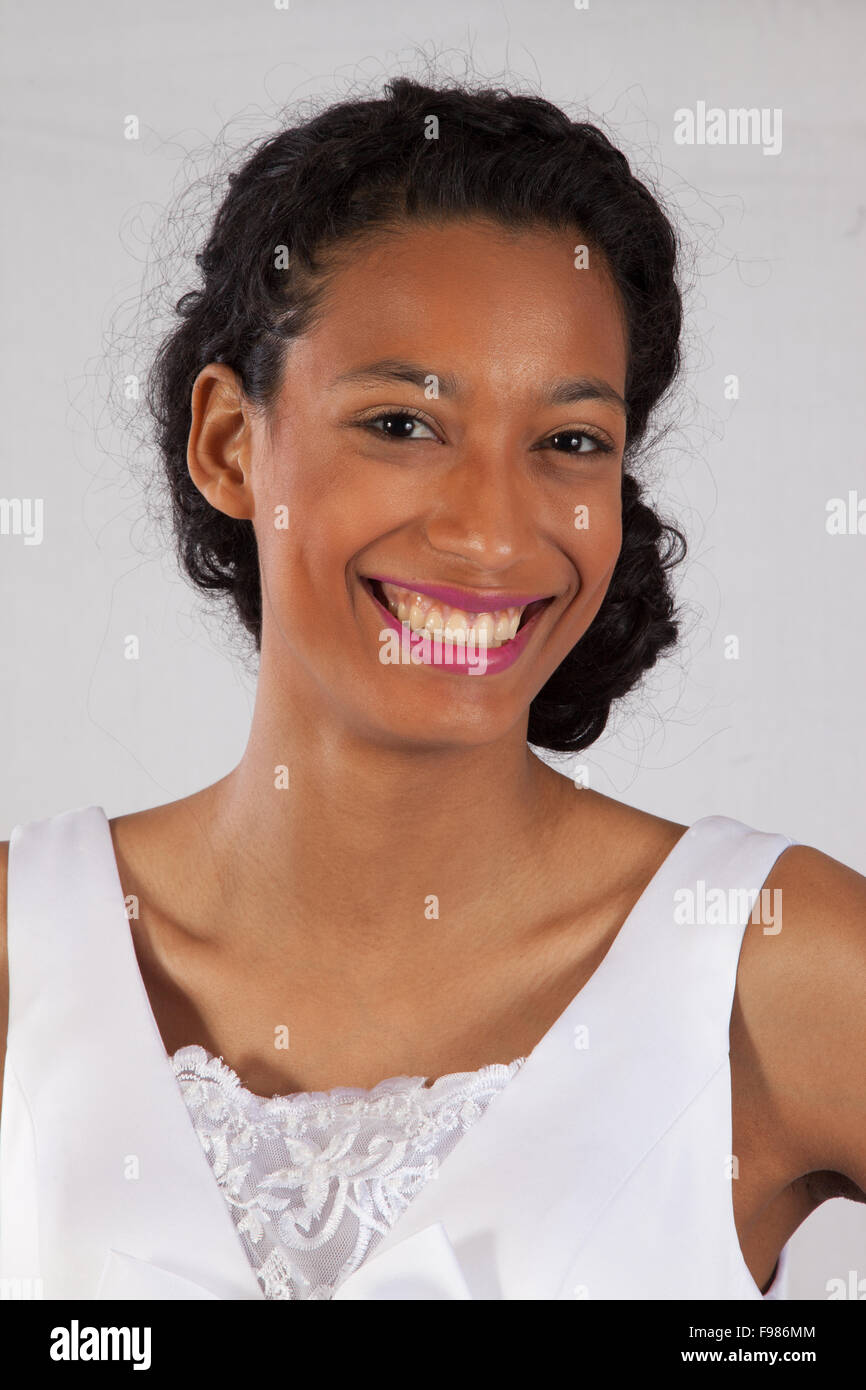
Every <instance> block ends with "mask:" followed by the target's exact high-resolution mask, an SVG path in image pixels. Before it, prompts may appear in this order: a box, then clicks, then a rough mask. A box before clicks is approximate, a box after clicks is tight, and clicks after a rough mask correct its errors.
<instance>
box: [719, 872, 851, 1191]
mask: <svg viewBox="0 0 866 1390" xmlns="http://www.w3.org/2000/svg"><path fill="white" fill-rule="evenodd" d="M764 887H765V888H766V889H768V890H769V891H770V892H771V893H772V894H773V898H772V900H771V901H772V902H773V904H774V911H773V914H772V915H773V918H774V919H775V920H774V921H773V924H772V926H771V927H770V928H769V929H768V928H767V926H766V925H762V922H757V921H750V923H749V925H748V926H747V928H746V932H745V935H744V939H743V947H742V951H741V955H740V965H739V970H738V975H737V989H736V997H735V1001H734V1010H733V1013H732V1020H731V1040H732V1050H733V1049H734V1048H735V1047H736V1049H737V1051H738V1053H739V1055H740V1056H743V1057H746V1058H747V1059H748V1069H749V1074H750V1078H751V1079H750V1081H749V1087H750V1089H751V1090H752V1092H753V1094H757V1093H758V1092H760V1098H761V1106H762V1111H763V1113H764V1115H765V1119H766V1126H767V1129H768V1130H772V1131H774V1132H775V1133H776V1134H778V1136H779V1142H780V1145H781V1147H782V1151H783V1154H784V1162H785V1164H786V1166H787V1171H788V1172H789V1174H790V1180H791V1181H793V1180H796V1179H797V1178H799V1177H804V1176H805V1175H807V1174H818V1175H820V1176H821V1178H822V1180H824V1182H825V1185H826V1183H828V1182H829V1187H830V1189H831V1190H827V1191H826V1192H825V1193H824V1195H827V1196H829V1195H840V1196H852V1197H855V1198H857V1199H861V1200H866V1195H864V1194H866V878H864V876H863V875H862V874H859V873H857V872H856V871H855V870H854V869H851V868H849V867H848V866H847V865H846V864H843V863H840V861H839V860H836V859H833V858H831V857H830V856H829V855H827V854H824V853H823V852H822V851H821V850H818V849H815V848H813V847H812V846H808V845H794V846H791V847H790V848H789V849H786V850H785V851H784V852H783V853H782V854H781V855H780V856H779V858H778V859H777V860H776V863H775V865H774V866H773V869H772V870H771V872H770V874H769V875H768V877H767V879H766V881H765V884H764ZM761 915H762V917H763V914H761ZM835 1178H838V1179H839V1181H837V1182H835V1183H834V1181H833V1180H834V1179H835Z"/></svg>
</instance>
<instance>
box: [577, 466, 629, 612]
mask: <svg viewBox="0 0 866 1390" xmlns="http://www.w3.org/2000/svg"><path fill="white" fill-rule="evenodd" d="M562 545H563V549H564V550H565V551H566V553H567V554H568V555H569V556H570V557H571V560H572V562H573V564H574V567H575V569H576V570H577V571H578V573H579V575H580V580H581V588H582V589H583V590H584V591H592V590H594V589H595V588H596V587H597V586H598V585H599V584H606V583H607V582H608V581H609V580H610V576H611V575H612V574H613V571H614V568H615V567H616V562H617V559H618V557H619V552H620V550H621V548H622V502H621V496H620V484H619V482H618V481H617V483H616V487H615V488H613V487H608V488H605V490H604V491H603V492H602V491H593V492H590V490H589V489H587V490H586V491H585V495H584V500H582V501H580V502H576V503H575V504H574V509H573V512H572V514H571V516H570V517H569V524H568V534H567V536H565V537H564V538H563V542H562Z"/></svg>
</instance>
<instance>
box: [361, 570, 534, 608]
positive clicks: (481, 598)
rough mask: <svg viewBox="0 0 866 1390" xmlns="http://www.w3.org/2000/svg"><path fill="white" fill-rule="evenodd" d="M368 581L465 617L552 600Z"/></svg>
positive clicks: (391, 578)
mask: <svg viewBox="0 0 866 1390" xmlns="http://www.w3.org/2000/svg"><path fill="white" fill-rule="evenodd" d="M365 578H367V579H372V580H375V581H376V582H377V583H379V584H396V585H398V586H399V587H400V588H401V589H408V590H409V591H410V592H411V593H413V594H426V595H427V597H428V598H435V599H439V600H440V602H441V603H447V604H448V605H449V607H451V608H459V609H461V610H462V611H463V612H464V613H495V612H497V611H498V610H499V609H503V608H525V607H526V606H527V604H530V603H538V602H539V601H540V600H541V599H547V598H551V597H552V595H550V594H518V593H513V592H511V591H510V590H505V589H457V588H455V587H454V586H453V585H450V584H431V583H430V582H428V581H427V580H416V579H398V578H397V577H396V576H395V575H392V574H368V575H366V576H365Z"/></svg>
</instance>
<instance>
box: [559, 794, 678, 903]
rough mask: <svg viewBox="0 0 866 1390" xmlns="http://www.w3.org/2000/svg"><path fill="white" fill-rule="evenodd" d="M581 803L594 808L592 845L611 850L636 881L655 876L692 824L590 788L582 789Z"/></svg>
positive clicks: (590, 826)
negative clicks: (646, 809)
mask: <svg viewBox="0 0 866 1390" xmlns="http://www.w3.org/2000/svg"><path fill="white" fill-rule="evenodd" d="M577 804H578V805H579V806H586V807H587V808H591V814H590V816H589V817H588V819H587V829H588V830H589V831H590V832H591V833H592V835H593V837H594V840H595V843H593V844H592V845H590V846H588V848H589V849H590V850H591V851H592V852H600V853H605V852H607V853H609V854H610V855H611V856H612V858H613V859H614V860H615V861H616V862H617V864H618V865H619V867H620V869H621V871H623V872H624V873H625V875H626V876H629V874H630V876H631V877H633V879H634V881H635V882H636V883H645V881H646V880H647V879H648V878H650V877H651V876H652V874H653V873H654V872H655V871H656V869H658V868H659V867H660V865H661V864H662V863H663V861H664V860H665V859H666V858H667V856H668V855H669V854H670V852H671V850H672V849H673V848H674V846H675V845H676V844H677V842H678V841H679V840H680V839H682V837H683V835H684V834H685V833H686V831H687V830H688V828H689V827H688V826H687V825H682V824H681V823H680V822H679V821H673V820H666V819H665V818H664V817H663V816H654V815H652V814H651V813H650V812H649V811H641V810H639V809H638V808H637V807H636V806H629V805H627V804H626V803H625V802H623V801H616V800H614V798H613V797H609V796H603V795H602V793H601V792H596V791H590V790H588V789H587V790H584V791H581V792H580V793H579V795H578V797H577Z"/></svg>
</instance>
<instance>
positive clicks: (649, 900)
mask: <svg viewBox="0 0 866 1390" xmlns="http://www.w3.org/2000/svg"><path fill="white" fill-rule="evenodd" d="M794 843H796V842H795V841H794V840H791V839H790V838H788V837H787V836H785V835H775V834H766V833H763V832H761V831H757V830H753V829H751V828H750V827H748V826H746V825H744V824H742V823H741V822H739V821H736V820H732V819H730V818H728V817H725V816H708V817H705V818H703V819H702V820H699V821H697V822H696V823H695V824H694V825H693V826H692V827H691V828H690V829H689V830H688V831H687V832H686V833H685V834H684V835H683V836H682V838H681V839H680V840H679V842H678V843H677V844H676V845H675V846H674V848H673V850H671V852H670V853H669V855H668V856H667V858H666V859H665V861H664V863H663V864H662V865H661V867H660V868H659V870H658V871H657V873H656V874H655V875H654V877H653V879H652V880H651V882H650V883H649V884H648V886H647V887H646V889H645V890H644V892H643V893H642V895H641V897H640V899H639V900H638V902H637V903H636V904H635V906H634V908H633V909H632V911H631V912H630V914H629V916H628V918H627V919H626V921H625V923H624V924H623V926H622V927H621V929H620V931H619V933H618V934H617V936H616V938H615V940H614V942H613V944H612V945H611V947H610V949H609V950H608V952H607V954H606V956H605V958H604V960H603V961H602V963H601V965H600V966H599V967H598V968H597V969H596V971H595V972H594V974H593V975H592V977H591V978H590V979H589V981H588V982H587V983H586V984H585V985H584V987H583V988H582V989H581V990H580V991H579V993H578V994H577V995H576V996H575V998H574V999H573V1000H572V1002H571V1003H570V1004H569V1006H568V1007H567V1008H566V1009H565V1010H564V1012H563V1013H562V1014H561V1015H560V1017H559V1018H558V1019H557V1020H556V1022H555V1023H554V1024H553V1026H552V1027H551V1028H550V1029H549V1030H548V1032H547V1033H546V1034H545V1035H544V1037H543V1038H542V1039H541V1041H540V1042H539V1043H538V1044H537V1046H536V1047H535V1048H533V1050H532V1052H531V1053H530V1054H529V1056H528V1057H526V1058H516V1059H514V1060H513V1061H512V1062H510V1063H508V1064H502V1065H493V1066H490V1067H484V1068H482V1069H480V1071H478V1072H467V1073H455V1074H452V1075H449V1076H446V1077H441V1078H439V1079H438V1080H437V1081H436V1082H434V1084H433V1086H431V1087H424V1086H423V1080H424V1079H423V1078H420V1077H394V1078H389V1079H387V1080H386V1081H383V1082H382V1083H380V1084H379V1085H378V1086H376V1087H374V1088H372V1090H370V1091H363V1090H360V1089H358V1088H348V1087H340V1088H336V1089H335V1090H334V1091H331V1092H327V1093H315V1094H312V1095H303V1094H300V1095H292V1096H287V1097H274V1098H262V1097H257V1096H253V1095H251V1093H250V1092H248V1091H245V1090H244V1088H243V1087H242V1086H241V1084H240V1082H239V1081H238V1078H237V1077H236V1076H235V1074H234V1073H233V1072H232V1071H231V1070H230V1069H229V1068H228V1067H227V1066H226V1065H225V1064H224V1063H223V1062H222V1060H221V1059H219V1058H213V1057H211V1056H210V1055H209V1054H208V1053H207V1052H206V1051H205V1050H204V1049H203V1048H201V1047H199V1046H198V1045H197V1044H196V1043H195V1040H194V1039H191V1040H190V1045H189V1046H187V1047H184V1048H181V1049H180V1050H179V1051H178V1052H177V1053H175V1054H174V1056H173V1057H169V1056H168V1055H167V1054H166V1051H165V1048H164V1046H163V1043H162V1039H161V1037H160V1034H159V1030H158V1028H157V1025H156V1021H155V1019H154V1016H153V1013H152V1010H151V1008H150V1003H149V1000H148V997H147V994H146V991H145V989H144V984H143V981H142V979H141V974H140V972H139V969H138V965H137V961H136V957H135V951H134V947H133V939H132V934H131V930H130V923H129V919H128V916H127V911H126V906H125V902H124V897H123V891H122V888H121V884H120V878H119V875H118V869H117V863H116V860H115V857H114V851H113V845H112V841H111V834H110V830H109V826H108V821H107V819H106V816H105V812H104V811H103V809H102V808H101V807H99V806H88V807H84V808H82V809H80V810H74V811H67V812H64V813H63V814H61V815H57V816H53V817H50V818H49V819H47V820H42V821H32V822H29V823H28V824H25V825H20V826H17V827H16V828H15V830H14V831H13V832H12V836H11V839H10V863H9V889H8V936H9V975H10V1010H9V1032H8V1046H7V1057H6V1066H5V1073H4V1087H3V1109H2V1122H0V1277H2V1278H4V1279H6V1280H8V1281H12V1282H13V1284H14V1285H18V1286H20V1287H22V1288H24V1289H31V1290H33V1291H35V1292H36V1293H37V1296H42V1297H45V1298H85V1299H112V1298H128V1299H134V1298H154V1299H209V1298H220V1299H262V1298H289V1299H291V1298H306V1299H333V1300H358V1299H424V1300H427V1299H493V1300H499V1299H545V1300H547V1299H555V1300H560V1299H639V1298H650V1299H753V1300H754V1299H760V1298H762V1297H766V1298H769V1299H778V1298H784V1297H785V1286H786V1273H787V1248H786V1250H783V1252H782V1255H781V1257H780V1261H779V1265H778V1267H777V1271H776V1276H775V1279H774V1281H773V1285H772V1287H771V1289H770V1290H769V1292H768V1293H767V1294H766V1295H762V1293H761V1291H760V1289H759V1288H758V1287H757V1285H756V1283H755V1281H754V1279H753V1278H752V1276H751V1274H750V1273H749V1270H748V1267H747V1266H746V1264H745V1261H744V1260H743V1256H742V1253H741V1250H740V1246H739V1242H738V1239H737V1233H736V1228H735V1224H734V1214H733V1205H732V1172H733V1174H734V1175H735V1173H736V1160H735V1157H734V1155H732V1154H731V1078H730V1061H729V1040H728V1030H729V1024H730V1014H731V1006H732V1002H733V997H734V986H735V979H736V971H737V962H738V959H739V952H740V945H741V942H742V937H743V933H744V931H745V927H746V925H747V923H748V921H749V918H750V915H752V905H753V903H754V904H755V908H754V916H755V919H756V920H757V919H758V915H759V913H760V910H761V909H760V905H761V899H760V898H758V899H757V903H756V902H755V900H756V895H757V894H758V891H759V890H760V888H761V886H762V885H763V883H764V880H765V879H766V877H767V875H768V873H769V872H770V870H771V868H772V866H773V864H774V863H775V861H776V859H777V858H778V856H779V855H780V854H781V853H782V851H783V850H785V849H786V848H787V847H788V846H789V845H791V844H794ZM760 920H762V921H764V922H768V921H769V920H770V918H769V917H768V916H767V915H766V913H765V915H764V916H763V917H761V918H760ZM764 930H765V931H766V930H768V931H774V930H776V927H775V926H765V927H764ZM733 1180H735V1176H734V1179H733Z"/></svg>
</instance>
